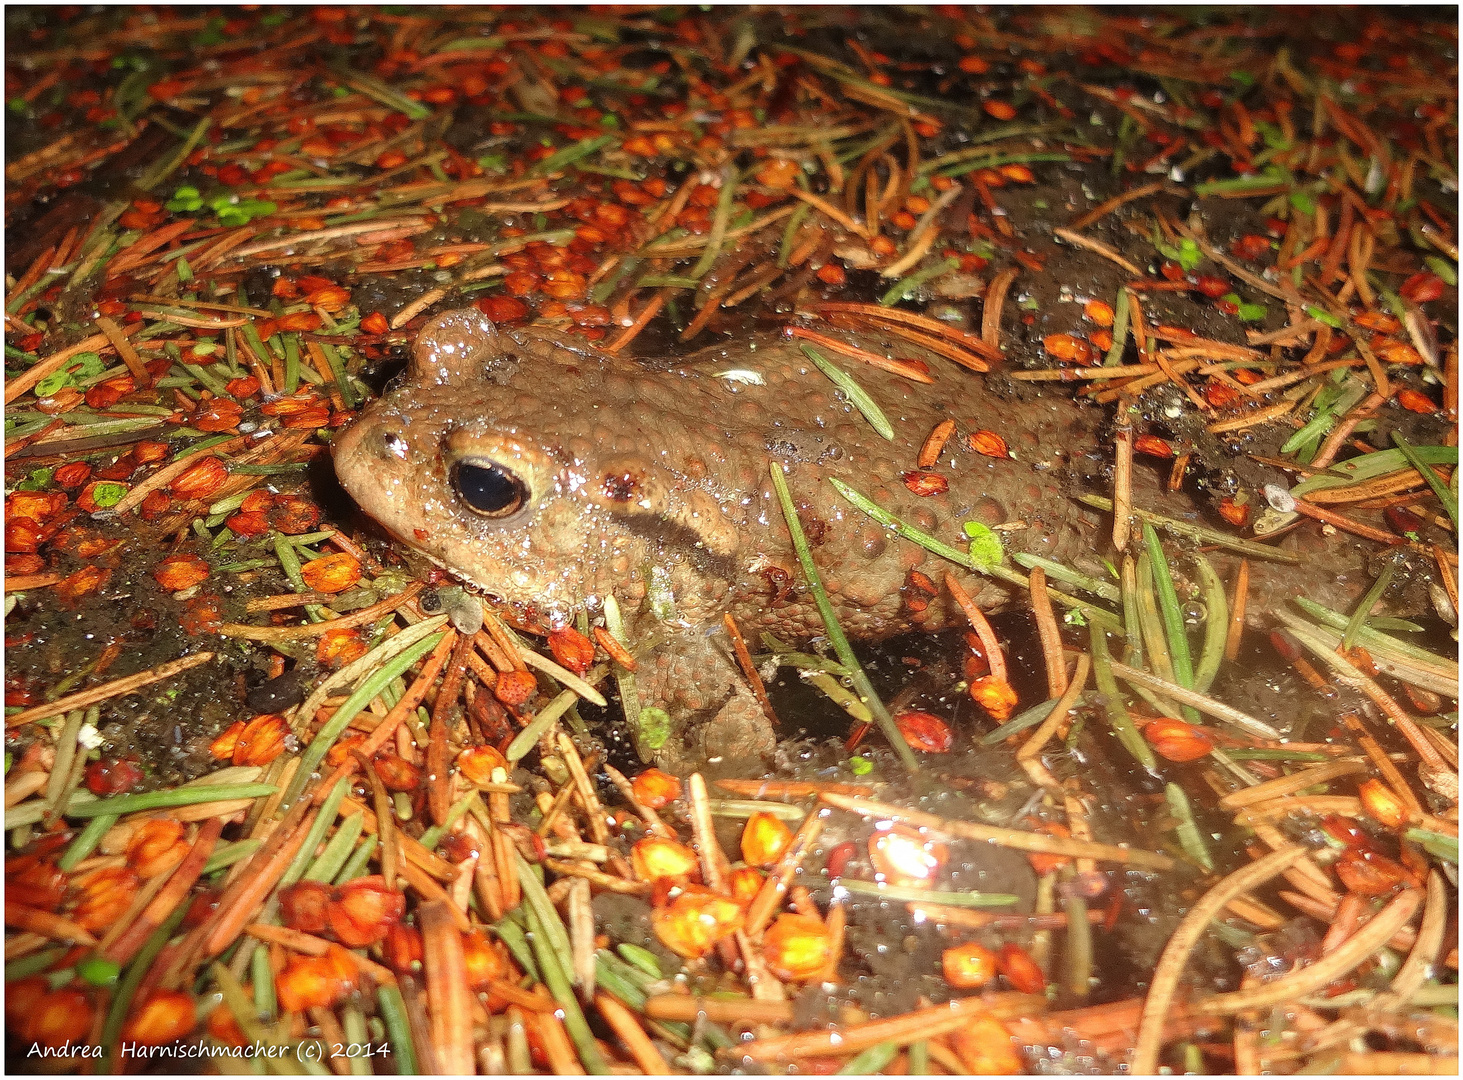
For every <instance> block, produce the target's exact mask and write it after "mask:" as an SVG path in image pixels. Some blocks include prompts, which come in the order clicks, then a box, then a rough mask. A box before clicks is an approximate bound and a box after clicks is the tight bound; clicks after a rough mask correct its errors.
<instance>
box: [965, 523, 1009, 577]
mask: <svg viewBox="0 0 1463 1080" xmlns="http://www.w3.org/2000/svg"><path fill="white" fill-rule="evenodd" d="M965 535H966V536H968V537H970V560H971V561H972V562H974V563H976V564H977V565H978V566H979V567H980V568H981V573H985V570H986V568H988V567H992V566H1000V565H1001V561H1002V560H1003V559H1004V558H1005V557H1006V547H1005V545H1004V544H1002V543H1001V536H1000V534H999V533H997V532H996V531H995V530H994V529H992V528H991V527H990V526H989V525H982V524H981V523H980V522H978V521H967V522H966V523H965Z"/></svg>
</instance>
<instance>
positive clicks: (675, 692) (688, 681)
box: [638, 635, 777, 771]
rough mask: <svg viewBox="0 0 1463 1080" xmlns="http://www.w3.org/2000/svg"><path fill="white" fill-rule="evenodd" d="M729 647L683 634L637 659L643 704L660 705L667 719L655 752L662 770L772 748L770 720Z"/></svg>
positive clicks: (754, 754)
mask: <svg viewBox="0 0 1463 1080" xmlns="http://www.w3.org/2000/svg"><path fill="white" fill-rule="evenodd" d="M729 651H730V650H729V649H728V648H727V645H726V642H725V639H724V638H722V637H721V635H717V636H716V637H715V638H712V637H707V636H704V635H696V636H690V635H687V636H684V637H677V638H675V639H674V640H672V641H671V642H669V643H667V644H665V645H662V646H661V647H660V648H658V649H657V650H655V652H654V653H653V654H652V655H651V656H650V657H648V658H647V659H646V660H643V661H642V662H641V665H640V673H639V677H638V686H639V691H640V704H641V706H642V707H648V706H658V707H660V708H663V709H665V711H666V712H667V713H669V714H670V717H671V732H670V737H669V738H668V739H667V740H666V741H665V743H664V744H663V745H662V746H661V747H660V748H659V749H658V750H657V751H656V752H655V759H656V764H658V765H660V766H661V767H662V768H665V769H668V770H669V771H677V770H682V771H684V770H685V769H694V768H699V767H700V766H702V765H704V764H705V763H706V762H707V761H710V760H715V759H722V760H732V759H749V758H751V759H756V758H759V757H760V756H762V755H764V754H767V753H770V752H771V751H772V748H773V746H774V745H775V744H776V741H777V739H776V736H775V735H774V734H773V731H772V724H771V723H770V722H769V721H768V719H767V715H766V714H765V713H764V712H763V711H762V708H761V706H760V705H758V703H757V699H756V697H754V696H753V694H752V692H751V690H749V689H748V688H747V684H746V680H745V679H744V678H743V676H742V673H741V671H740V670H739V669H738V668H737V666H736V664H735V663H733V662H732V660H731V658H730V656H729V655H728V654H729Z"/></svg>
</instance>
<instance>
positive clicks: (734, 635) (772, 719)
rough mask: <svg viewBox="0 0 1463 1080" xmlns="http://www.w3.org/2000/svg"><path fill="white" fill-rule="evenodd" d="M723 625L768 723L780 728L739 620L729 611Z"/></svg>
mask: <svg viewBox="0 0 1463 1080" xmlns="http://www.w3.org/2000/svg"><path fill="white" fill-rule="evenodd" d="M721 621H722V625H724V626H725V627H726V633H727V636H728V637H730V638H731V643H732V651H733V652H734V653H736V657H737V665H738V666H739V667H740V668H741V669H742V674H743V675H745V676H746V678H747V684H748V685H749V686H751V688H752V693H753V694H754V695H755V696H756V698H757V704H758V705H760V706H762V712H763V714H765V715H766V717H767V721H768V723H770V724H771V725H772V726H773V728H777V727H779V726H780V724H779V722H778V719H777V713H776V712H775V711H774V710H773V708H772V700H771V699H770V698H769V697H768V696H767V687H766V686H765V685H763V683H762V676H761V675H759V674H758V673H757V666H756V665H755V664H753V663H752V654H751V652H749V651H748V649H747V640H746V638H744V637H742V631H741V628H740V627H739V626H737V620H736V619H735V618H733V617H732V613H731V612H730V611H728V612H727V613H726V614H725V615H723V616H722V617H721Z"/></svg>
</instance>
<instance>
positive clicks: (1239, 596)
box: [1224, 559, 1250, 663]
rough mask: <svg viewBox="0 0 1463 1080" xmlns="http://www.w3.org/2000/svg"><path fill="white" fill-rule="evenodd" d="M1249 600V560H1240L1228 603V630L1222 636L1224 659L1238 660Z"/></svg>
mask: <svg viewBox="0 0 1463 1080" xmlns="http://www.w3.org/2000/svg"><path fill="white" fill-rule="evenodd" d="M1249 598H1250V560H1249V559H1241V560H1240V561H1239V570H1237V571H1236V572H1235V575H1234V595H1233V596H1232V597H1231V598H1230V602H1229V629H1228V631H1226V633H1225V636H1224V658H1225V659H1226V660H1228V661H1230V662H1231V663H1233V662H1234V661H1235V660H1237V659H1239V646H1240V637H1241V635H1243V634H1244V631H1245V608H1246V606H1247V605H1248V603H1249Z"/></svg>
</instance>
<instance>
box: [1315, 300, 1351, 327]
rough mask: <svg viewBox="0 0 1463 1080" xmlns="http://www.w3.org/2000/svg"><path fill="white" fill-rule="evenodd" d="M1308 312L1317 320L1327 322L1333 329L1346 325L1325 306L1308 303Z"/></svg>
mask: <svg viewBox="0 0 1463 1080" xmlns="http://www.w3.org/2000/svg"><path fill="white" fill-rule="evenodd" d="M1306 314H1307V315H1309V316H1310V317H1311V318H1313V319H1315V320H1316V321H1317V322H1323V323H1325V324H1326V325H1327V326H1329V327H1331V328H1332V329H1333V330H1340V329H1341V328H1342V327H1343V326H1345V325H1346V324H1345V323H1344V322H1342V321H1341V320H1340V319H1338V318H1337V317H1336V316H1335V315H1332V314H1331V313H1330V312H1329V311H1327V310H1326V309H1325V308H1319V307H1316V305H1315V304H1307V305H1306Z"/></svg>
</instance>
